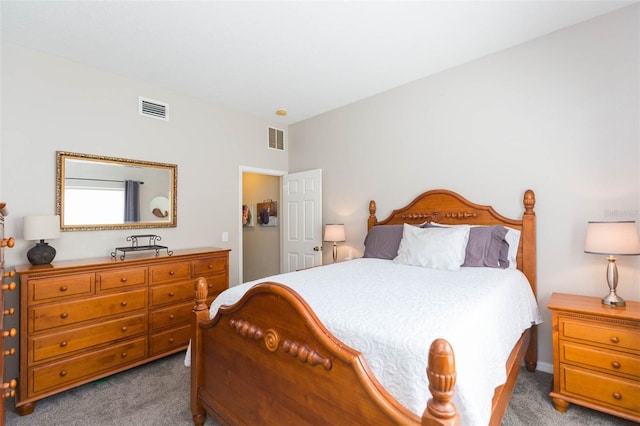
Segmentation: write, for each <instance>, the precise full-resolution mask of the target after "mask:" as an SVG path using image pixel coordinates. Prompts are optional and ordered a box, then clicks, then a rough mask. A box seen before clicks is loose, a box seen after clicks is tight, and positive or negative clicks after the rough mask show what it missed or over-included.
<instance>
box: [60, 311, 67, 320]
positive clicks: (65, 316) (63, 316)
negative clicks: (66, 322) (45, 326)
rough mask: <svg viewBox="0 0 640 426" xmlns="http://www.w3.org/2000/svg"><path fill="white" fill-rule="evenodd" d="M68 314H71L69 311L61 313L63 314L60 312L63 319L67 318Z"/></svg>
mask: <svg viewBox="0 0 640 426" xmlns="http://www.w3.org/2000/svg"><path fill="white" fill-rule="evenodd" d="M68 316H69V314H68V313H66V312H63V313H61V314H60V318H62V319H65V318H67V317H68Z"/></svg>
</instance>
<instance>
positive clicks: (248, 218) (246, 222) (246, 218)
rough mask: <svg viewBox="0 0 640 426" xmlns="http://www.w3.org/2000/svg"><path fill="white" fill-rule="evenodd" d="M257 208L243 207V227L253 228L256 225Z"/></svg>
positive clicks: (249, 205)
mask: <svg viewBox="0 0 640 426" xmlns="http://www.w3.org/2000/svg"><path fill="white" fill-rule="evenodd" d="M255 212H256V206H255V204H243V205H242V226H243V227H249V228H250V227H253V226H255V223H256V214H255Z"/></svg>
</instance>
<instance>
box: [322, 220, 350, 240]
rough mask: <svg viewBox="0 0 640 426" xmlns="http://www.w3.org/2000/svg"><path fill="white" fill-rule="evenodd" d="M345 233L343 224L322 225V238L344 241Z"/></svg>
mask: <svg viewBox="0 0 640 426" xmlns="http://www.w3.org/2000/svg"><path fill="white" fill-rule="evenodd" d="M346 239H347V238H346V235H345V231H344V225H343V224H327V225H325V227H324V240H325V241H333V242H341V241H346Z"/></svg>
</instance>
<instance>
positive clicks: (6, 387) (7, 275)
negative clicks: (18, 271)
mask: <svg viewBox="0 0 640 426" xmlns="http://www.w3.org/2000/svg"><path fill="white" fill-rule="evenodd" d="M6 206H7V205H6V203H0V276H1V277H2V280H1V281H2V282H1V283H0V284H1V290H0V332H1V333H2V337H0V383H1V384H2V390H1V391H0V392H1V394H0V426H1V425H4V400H5V399H6V398H11V397H13V396H15V394H16V386H17V384H18V382H17V381H16V380H15V379H10V380H5V378H4V365H5V364H4V358H5V357H6V356H15V353H16V349H15V348H14V347H11V345H7V344H5V339H7V338H8V337H15V336H16V334H17V331H16V329H15V328H10V329H9V330H5V324H4V317H5V316H7V315H14V313H15V309H14V308H13V307H11V306H5V305H7V303H6V301H5V297H4V292H5V291H14V290H15V289H16V283H15V281H14V280H13V277H14V276H15V272H14V271H9V272H6V271H5V269H4V249H5V247H8V248H12V247H13V245H14V242H15V240H14V238H13V237H9V238H5V233H4V232H5V229H4V217H5V216H6V214H7V210H6ZM6 279H9V282H7V283H5V280H6Z"/></svg>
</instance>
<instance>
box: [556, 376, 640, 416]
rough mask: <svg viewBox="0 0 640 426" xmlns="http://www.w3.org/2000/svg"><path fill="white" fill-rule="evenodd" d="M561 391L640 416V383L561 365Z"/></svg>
mask: <svg viewBox="0 0 640 426" xmlns="http://www.w3.org/2000/svg"><path fill="white" fill-rule="evenodd" d="M560 381H561V384H562V385H561V391H562V393H563V394H565V395H570V396H574V397H578V398H581V399H585V400H590V401H592V402H594V403H596V404H598V405H604V406H608V407H610V408H614V409H621V410H624V411H625V412H627V413H630V414H635V415H639V414H640V383H638V381H636V380H629V379H623V378H620V377H613V376H608V375H606V374H600V373H596V372H594V371H591V370H586V369H581V368H577V367H573V366H568V365H564V364H560Z"/></svg>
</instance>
